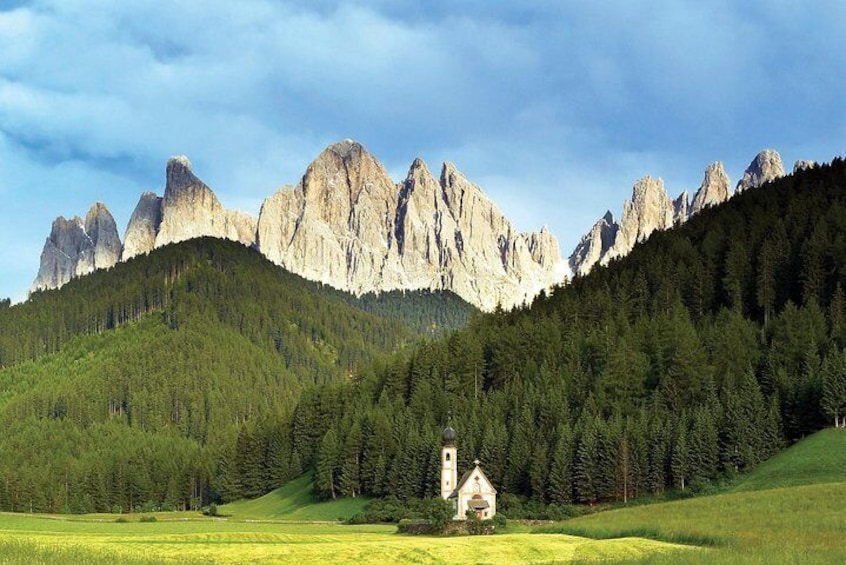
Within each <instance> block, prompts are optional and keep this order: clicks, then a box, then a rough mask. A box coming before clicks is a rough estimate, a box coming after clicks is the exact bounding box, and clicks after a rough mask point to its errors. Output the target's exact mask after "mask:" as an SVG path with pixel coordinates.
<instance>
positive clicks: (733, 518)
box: [544, 430, 846, 563]
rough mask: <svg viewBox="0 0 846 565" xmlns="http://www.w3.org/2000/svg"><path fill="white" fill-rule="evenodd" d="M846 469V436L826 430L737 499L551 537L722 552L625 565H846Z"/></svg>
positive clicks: (668, 507)
mask: <svg viewBox="0 0 846 565" xmlns="http://www.w3.org/2000/svg"><path fill="white" fill-rule="evenodd" d="M844 461H846V432H843V431H837V430H825V431H822V432H820V433H818V434H815V435H814V436H811V437H809V438H807V439H805V440H804V441H802V442H800V443H799V444H797V445H796V446H794V447H792V448H791V449H789V450H787V451H785V452H783V453H781V454H780V455H779V456H777V457H775V458H773V459H772V460H771V461H769V462H767V463H766V464H764V465H762V466H761V467H759V468H758V469H756V470H755V471H754V472H753V473H751V474H750V475H748V476H747V477H745V478H743V479H741V480H740V481H739V482H738V483H737V486H736V487H735V488H734V489H732V491H733V492H729V493H727V494H721V495H716V496H707V497H701V498H695V499H689V500H683V501H676V502H668V503H663V504H653V505H645V506H640V507H635V508H627V509H620V510H614V511H610V512H604V513H599V514H594V515H591V516H586V517H582V518H578V519H574V520H571V521H569V522H567V523H565V524H562V525H559V526H553V527H550V528H545V529H544V530H545V531H547V532H551V531H557V532H561V533H567V534H575V535H585V536H589V537H594V538H617V537H623V536H644V537H650V538H654V539H663V540H668V541H677V542H685V541H687V542H690V543H697V542H700V543H701V542H706V543H711V544H715V545H716V547H714V549H711V550H709V551H707V552H688V553H684V554H679V555H674V556H662V555H654V556H648V557H644V558H638V559H635V560H631V561H622V562H634V563H793V562H801V563H846V544H844V543H843V536H844V533H846V514H845V513H844V511H843V509H844V508H846V468H844Z"/></svg>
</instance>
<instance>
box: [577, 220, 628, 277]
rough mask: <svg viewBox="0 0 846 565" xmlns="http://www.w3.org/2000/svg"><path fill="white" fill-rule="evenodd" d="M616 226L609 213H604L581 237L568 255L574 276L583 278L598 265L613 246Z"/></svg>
mask: <svg viewBox="0 0 846 565" xmlns="http://www.w3.org/2000/svg"><path fill="white" fill-rule="evenodd" d="M617 229H618V226H617V224H616V223H615V222H614V216H613V215H612V214H611V211H610V210H609V211H608V212H605V215H604V216H603V217H602V218H600V219H599V220H598V221H597V222H596V223H595V224H593V227H592V228H591V230H590V231H589V232H588V233H586V234H585V235H584V236H582V239H581V241H579V243H578V245H576V248H575V249H574V250H573V253H572V254H571V255H570V258H569V264H570V270H571V271H572V272H573V274H575V275H579V276H584V275H586V274H588V273H589V272H590V270H591V269H592V268H593V266H594V265H596V264H597V263H599V261H600V260H601V259H602V257H603V255H604V254H605V253H607V252H608V250H609V249H611V246H612V245H614V239H615V238H616V237H617Z"/></svg>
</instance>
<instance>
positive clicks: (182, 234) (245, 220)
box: [122, 155, 256, 261]
mask: <svg viewBox="0 0 846 565" xmlns="http://www.w3.org/2000/svg"><path fill="white" fill-rule="evenodd" d="M255 233H256V220H255V218H253V217H251V216H249V215H248V214H244V213H243V212H238V211H233V210H227V209H225V208H224V207H223V205H222V204H221V203H220V201H219V200H218V199H217V196H215V194H214V192H212V190H211V189H210V188H209V187H208V186H206V185H205V183H203V181H201V180H200V179H199V178H197V177H196V176H195V175H194V171H193V168H192V167H191V162H190V161H189V160H188V158H187V157H185V156H183V155H180V156H178V157H172V158H171V159H170V160H168V162H167V170H166V184H165V193H164V198H160V197H158V196H156V195H155V194H153V193H152V192H145V193H144V194H142V195H141V199H140V200H139V201H138V205H137V206H136V207H135V211H134V212H133V213H132V217H131V218H130V219H129V224H128V225H127V227H126V234H125V236H124V240H125V242H124V246H123V256H122V259H123V260H124V261H126V260H127V259H130V258H132V257H134V256H136V255H141V254H144V253H149V252H150V251H152V250H153V249H155V248H157V247H161V246H163V245H167V244H168V243H176V242H178V241H184V240H186V239H191V238H194V237H201V236H212V237H219V238H222V239H231V240H233V241H238V242H241V243H243V244H244V245H253V244H254V243H255Z"/></svg>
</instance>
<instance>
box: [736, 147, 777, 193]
mask: <svg viewBox="0 0 846 565" xmlns="http://www.w3.org/2000/svg"><path fill="white" fill-rule="evenodd" d="M783 176H784V163H782V161H781V155H779V154H778V151H776V150H775V149H764V150H763V151H761V152H760V153H758V154H757V155H755V158H754V159H752V162H751V163H749V166H748V167H747V168H746V171H745V172H744V173H743V178H742V179H740V181H738V183H737V187H736V188H735V192H743V191H744V190H748V189H750V188H755V187H758V186H761V185H762V184H765V183H768V182H770V181H773V180H775V179H777V178H781V177H783Z"/></svg>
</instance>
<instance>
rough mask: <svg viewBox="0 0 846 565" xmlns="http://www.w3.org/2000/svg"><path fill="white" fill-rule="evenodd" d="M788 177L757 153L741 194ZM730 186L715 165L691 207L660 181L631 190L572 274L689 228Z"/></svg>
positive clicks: (775, 157)
mask: <svg viewBox="0 0 846 565" xmlns="http://www.w3.org/2000/svg"><path fill="white" fill-rule="evenodd" d="M810 163H813V161H800V162H797V164H796V167H794V169H797V168H799V167H807V166H812V165H810ZM782 176H784V165H783V164H782V161H781V156H780V155H779V154H778V152H777V151H775V150H773V149H764V150H763V151H761V152H760V153H758V154H757V155H756V156H755V158H754V159H753V160H752V162H751V163H750V164H749V167H747V169H746V172H745V173H744V175H743V178H742V179H741V180H740V182H738V183H737V191H736V192H742V191H744V190H747V189H749V188H753V187H757V186H761V185H762V184H765V183H767V182H770V181H772V180H775V179H777V178H779V177H782ZM730 186H731V183H730V180H729V177H728V175H727V174H726V172H725V168H724V167H723V163H722V162H720V161H715V162H713V163H711V164H710V165H708V166H707V167H706V168H705V176H704V178H703V180H702V184H701V185H700V186H699V189H698V190H697V191H696V193H695V194H694V196H693V200H692V202H691V201H690V198H689V194H688V192H687V191H686V190H685V191H683V192H682V193H681V194H680V195H679V196H678V197H677V198H676V199H675V200H671V199H670V197H669V196H668V195H667V192H666V190H665V189H664V181H663V180H661V178H660V177H654V178H653V177H651V176H649V175H647V176H645V177H643V178H641V179H640V180H638V181H637V182H636V183H635V184H634V186H633V187H632V198H631V200H626V201H625V202H624V204H623V216H622V218H621V219H620V221H619V223H614V219H613V216H611V214H610V212H608V213H606V214H605V216H604V217H603V218H602V219H601V220H599V221H598V222H597V223H596V224H594V226H593V227H592V228H591V230H590V231H589V232H588V233H587V234H585V235H584V236H583V237H582V239H581V241H580V242H579V243H578V245H577V246H576V248H575V249H574V250H573V253H572V254H571V255H570V258H569V263H570V269H571V271H572V272H573V273H576V274H579V275H585V274H587V273H588V272H590V270H591V269H592V268H593V267H594V265H596V264H597V263H600V264H603V265H604V264H607V263H608V262H609V261H611V260H612V259H615V258H618V257H623V256H625V255H627V254H628V253H629V252H630V251H631V250H632V248H633V247H634V246H635V244H636V243H638V242H640V241H643V240H644V239H646V238H647V237H649V235H650V234H651V233H652V232H654V231H655V230H664V229H667V228H669V227H672V226H673V225H676V224H680V223H682V222H685V221H686V220H687V219H688V218H689V217H691V216H693V215H695V214H698V213H699V212H701V211H702V210H704V209H705V208H708V207H710V206H716V205H717V204H721V203H723V202H725V201H726V200H728V199H729V198H730V197H731V196H732V193H731V188H730Z"/></svg>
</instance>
